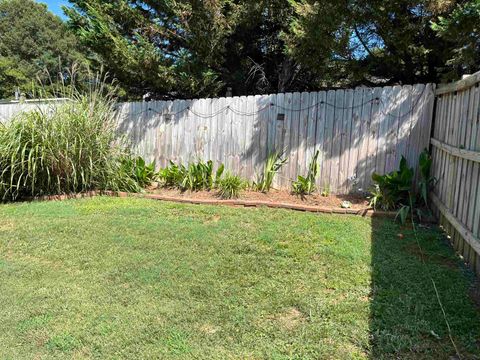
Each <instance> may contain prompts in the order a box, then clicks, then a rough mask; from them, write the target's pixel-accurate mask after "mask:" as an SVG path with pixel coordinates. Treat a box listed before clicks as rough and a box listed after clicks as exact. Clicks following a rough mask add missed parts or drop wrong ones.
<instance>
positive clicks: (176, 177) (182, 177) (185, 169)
mask: <svg viewBox="0 0 480 360" xmlns="http://www.w3.org/2000/svg"><path fill="white" fill-rule="evenodd" d="M224 168H225V167H224V165H223V164H220V166H219V167H218V169H217V171H216V172H215V175H214V174H213V162H212V161H211V160H209V161H207V162H204V161H202V160H199V161H197V162H192V163H190V164H188V166H184V165H177V164H175V163H174V162H173V161H170V165H169V166H167V167H166V168H164V169H162V170H160V173H159V177H160V179H161V180H162V182H163V185H164V186H166V187H175V188H179V189H180V190H182V191H185V190H190V191H198V190H211V189H213V188H214V187H216V186H217V184H218V182H219V180H220V178H221V177H222V174H223V171H224Z"/></svg>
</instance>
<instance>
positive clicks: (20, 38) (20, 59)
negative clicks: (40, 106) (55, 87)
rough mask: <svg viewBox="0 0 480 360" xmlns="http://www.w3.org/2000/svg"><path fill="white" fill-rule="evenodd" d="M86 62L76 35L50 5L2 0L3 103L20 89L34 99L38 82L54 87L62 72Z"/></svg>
mask: <svg viewBox="0 0 480 360" xmlns="http://www.w3.org/2000/svg"><path fill="white" fill-rule="evenodd" d="M84 61H85V57H84V56H83V55H82V52H81V51H80V50H79V44H78V42H77V40H76V37H75V35H74V34H73V33H71V32H70V31H69V30H68V28H67V27H66V25H65V24H64V23H63V22H62V20H61V19H60V18H59V17H57V16H55V15H53V14H52V13H51V12H49V11H48V10H47V7H46V5H44V4H39V3H37V2H35V1H33V0H0V99H2V98H11V97H13V95H14V92H15V91H16V89H17V88H19V89H20V91H22V92H25V93H27V95H28V94H29V95H30V96H33V94H32V93H33V88H34V87H35V86H36V85H34V84H36V83H37V81H38V80H40V81H42V82H43V83H46V84H47V85H50V83H51V81H50V79H52V82H55V81H56V79H58V73H59V71H64V69H66V68H69V67H71V66H72V64H73V63H82V62H84ZM62 76H63V75H62ZM65 76H66V75H65Z"/></svg>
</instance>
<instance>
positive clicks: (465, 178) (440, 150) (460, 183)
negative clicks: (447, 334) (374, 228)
mask: <svg viewBox="0 0 480 360" xmlns="http://www.w3.org/2000/svg"><path fill="white" fill-rule="evenodd" d="M479 83H480V73H477V74H475V75H472V76H470V77H468V78H466V79H464V80H462V81H459V82H457V83H454V84H450V85H444V86H440V87H439V89H438V90H437V92H436V94H437V101H436V106H435V108H436V111H435V122H434V123H435V126H434V132H433V138H432V139H431V143H432V156H433V161H434V163H433V175H434V176H435V177H436V179H437V180H438V181H437V183H436V186H435V188H434V191H433V193H432V194H431V197H432V200H433V204H434V208H435V211H436V213H437V215H438V216H439V218H440V223H441V224H442V225H443V227H444V228H445V230H446V231H447V233H448V234H449V235H450V236H451V238H452V242H453V245H454V247H455V249H456V250H457V251H458V252H459V253H460V254H462V255H463V257H464V259H465V261H466V262H468V263H469V264H470V265H471V266H472V268H474V269H475V270H476V271H477V273H479V274H480V91H479V90H480V89H479V88H478V84H479Z"/></svg>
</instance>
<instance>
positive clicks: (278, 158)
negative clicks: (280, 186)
mask: <svg viewBox="0 0 480 360" xmlns="http://www.w3.org/2000/svg"><path fill="white" fill-rule="evenodd" d="M286 163H287V158H286V157H284V155H283V153H280V152H277V151H273V152H271V153H270V154H269V155H268V157H267V161H266V162H265V166H264V168H263V173H262V174H261V175H260V179H259V180H258V181H256V182H253V185H252V187H253V188H254V189H255V190H257V191H261V192H268V191H270V189H271V187H272V184H273V179H274V178H275V175H276V174H277V173H278V172H279V171H280V169H281V168H282V167H283V166H284V165H285V164H286Z"/></svg>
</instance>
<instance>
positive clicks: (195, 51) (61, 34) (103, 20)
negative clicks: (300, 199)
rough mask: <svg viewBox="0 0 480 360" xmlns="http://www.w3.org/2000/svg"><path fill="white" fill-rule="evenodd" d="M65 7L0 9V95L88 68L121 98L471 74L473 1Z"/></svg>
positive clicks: (18, 1) (178, 0)
mask: <svg viewBox="0 0 480 360" xmlns="http://www.w3.org/2000/svg"><path fill="white" fill-rule="evenodd" d="M69 1H70V5H69V6H67V7H64V11H65V14H66V15H67V17H68V21H67V24H64V23H63V22H62V21H61V20H60V19H59V18H58V17H56V16H54V15H53V14H51V13H50V12H48V11H47V9H46V6H45V5H42V4H38V3H36V2H34V1H33V0H0V97H5V96H10V95H11V94H13V91H14V89H15V88H16V87H17V86H19V87H20V88H21V89H22V90H23V91H26V89H28V88H29V87H31V85H30V84H31V83H32V81H34V80H35V78H36V77H37V76H38V75H39V74H40V75H41V74H43V75H42V76H43V80H46V75H45V73H44V72H43V70H44V69H47V70H48V71H49V72H50V74H55V73H57V72H58V69H61V68H66V67H69V66H71V64H73V63H75V62H86V60H85V59H86V58H88V59H89V64H91V65H92V66H93V67H94V68H96V69H99V68H100V67H103V69H104V70H105V71H107V72H108V73H110V75H111V76H112V77H115V78H116V79H117V80H118V83H119V85H120V86H121V87H122V88H123V89H124V90H125V91H126V96H128V97H129V98H140V97H142V96H144V95H146V94H150V96H152V97H154V98H173V97H182V98H189V97H204V96H217V95H219V94H224V93H225V91H226V90H227V88H229V87H230V88H232V90H233V94H235V95H244V94H253V93H255V94H258V93H269V92H286V91H303V90H318V89H320V88H327V87H347V86H348V87H351V86H357V85H362V84H364V85H384V84H412V83H417V82H440V81H445V80H452V79H456V78H459V77H460V76H461V75H462V74H464V73H470V72H474V71H476V70H478V67H479V66H478V65H479V60H480V58H479V56H480V43H479V39H480V34H479V28H478V26H479V25H478V24H480V0H396V1H384V0H321V1H320V0H175V1H173V0H108V1H107V0H69ZM67 27H68V29H67ZM85 54H88V56H87V55H85ZM59 61H60V63H59Z"/></svg>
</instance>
